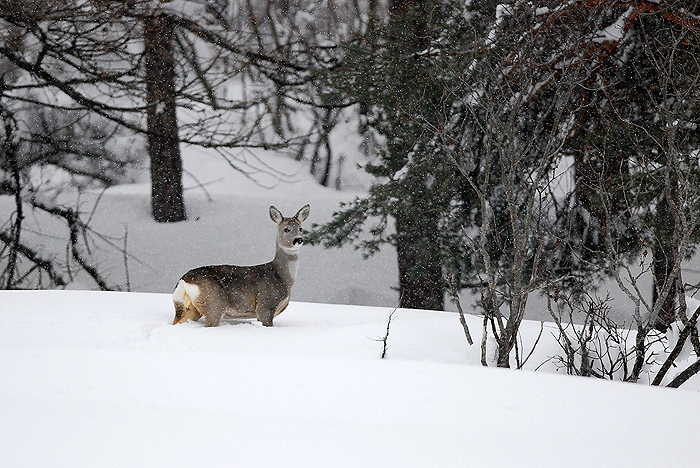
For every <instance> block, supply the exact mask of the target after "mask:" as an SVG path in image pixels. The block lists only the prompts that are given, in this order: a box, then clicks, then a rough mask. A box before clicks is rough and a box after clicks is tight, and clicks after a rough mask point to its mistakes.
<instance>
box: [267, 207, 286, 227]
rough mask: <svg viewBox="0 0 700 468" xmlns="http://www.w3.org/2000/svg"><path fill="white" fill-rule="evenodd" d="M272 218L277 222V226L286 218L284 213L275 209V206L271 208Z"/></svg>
mask: <svg viewBox="0 0 700 468" xmlns="http://www.w3.org/2000/svg"><path fill="white" fill-rule="evenodd" d="M270 218H271V219H272V220H273V221H274V222H276V223H277V224H279V223H281V222H282V219H283V218H284V216H282V212H281V211H280V210H278V209H277V208H275V207H274V206H270Z"/></svg>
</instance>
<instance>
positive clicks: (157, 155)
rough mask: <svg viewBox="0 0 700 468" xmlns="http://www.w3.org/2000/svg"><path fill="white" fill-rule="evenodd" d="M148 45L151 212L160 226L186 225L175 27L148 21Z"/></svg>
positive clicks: (156, 16)
mask: <svg viewBox="0 0 700 468" xmlns="http://www.w3.org/2000/svg"><path fill="white" fill-rule="evenodd" d="M144 42H145V52H144V64H145V71H146V102H147V104H148V111H147V126H148V153H149V156H150V160H151V210H152V213H153V217H154V219H155V220H156V221H158V222H161V223H169V222H176V221H183V220H185V219H187V214H186V212H185V202H184V198H183V193H182V191H183V189H182V159H181V158H180V138H179V135H178V127H177V104H176V102H175V58H174V56H173V27H172V24H170V22H169V21H168V20H167V18H166V17H164V16H163V15H161V14H159V13H158V12H156V13H154V14H153V15H152V16H150V17H149V18H148V19H147V20H146V24H145V41H144Z"/></svg>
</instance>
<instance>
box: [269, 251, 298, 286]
mask: <svg viewBox="0 0 700 468" xmlns="http://www.w3.org/2000/svg"><path fill="white" fill-rule="evenodd" d="M272 266H273V267H274V268H275V270H276V271H277V273H278V274H279V275H280V276H281V277H282V279H283V280H284V282H285V283H287V284H288V285H289V286H291V285H292V284H294V280H295V279H296V277H297V270H298V268H299V247H297V248H294V249H285V248H283V247H280V246H279V245H278V246H277V251H276V252H275V258H274V260H272Z"/></svg>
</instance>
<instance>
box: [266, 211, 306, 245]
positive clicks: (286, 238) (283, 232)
mask: <svg viewBox="0 0 700 468" xmlns="http://www.w3.org/2000/svg"><path fill="white" fill-rule="evenodd" d="M310 209H311V207H310V206H309V205H304V206H303V207H301V209H300V210H299V211H298V212H297V214H295V215H294V216H292V217H291V218H285V217H284V216H282V212H281V211H280V210H278V209H277V208H275V207H274V206H271V207H270V218H271V219H272V220H273V221H274V222H275V223H277V245H278V246H279V247H280V248H281V249H282V250H284V251H285V252H287V253H289V254H296V253H297V252H298V251H299V248H300V247H301V245H302V244H303V243H304V236H303V234H304V231H303V230H302V229H301V223H302V222H303V221H304V220H305V219H306V218H307V217H308V216H309V210H310Z"/></svg>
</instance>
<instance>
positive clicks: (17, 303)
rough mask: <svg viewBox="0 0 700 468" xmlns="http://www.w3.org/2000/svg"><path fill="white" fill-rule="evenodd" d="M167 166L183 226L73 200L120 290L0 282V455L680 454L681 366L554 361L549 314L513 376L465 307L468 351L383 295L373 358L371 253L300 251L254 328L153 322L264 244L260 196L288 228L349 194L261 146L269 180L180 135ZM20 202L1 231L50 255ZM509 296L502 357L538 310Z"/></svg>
mask: <svg viewBox="0 0 700 468" xmlns="http://www.w3.org/2000/svg"><path fill="white" fill-rule="evenodd" d="M250 162H251V164H252V165H255V164H259V161H256V160H255V158H251V159H250ZM184 163H185V168H186V171H187V173H188V174H190V175H188V176H186V180H185V183H186V186H187V187H189V188H188V190H187V192H186V197H187V200H186V202H187V209H188V213H189V217H190V219H189V220H188V221H187V222H182V223H175V224H166V225H164V224H157V223H155V222H153V221H152V220H151V219H150V216H149V203H150V202H149V190H150V188H149V185H148V183H147V182H146V181H144V182H143V183H137V184H132V185H124V186H119V187H114V188H111V189H109V190H108V191H106V192H105V193H104V194H99V193H87V194H83V195H81V198H80V201H79V206H80V207H81V209H82V210H83V211H84V213H85V215H86V216H90V225H91V227H92V228H93V229H94V230H95V232H98V233H100V234H101V235H102V236H106V237H100V236H97V235H95V234H92V240H93V242H94V244H93V245H92V247H93V250H92V253H93V255H94V258H95V260H96V262H97V264H98V267H99V268H100V270H101V271H103V272H104V273H105V274H106V275H107V277H108V281H109V282H110V284H112V285H120V286H122V287H123V288H124V287H125V285H126V283H127V279H128V283H129V289H130V290H131V291H139V292H131V293H127V292H122V293H104V292H95V291H85V290H89V289H95V285H94V283H93V282H92V280H91V279H90V278H88V277H87V276H86V275H84V274H78V275H77V276H76V277H75V282H74V283H72V284H71V285H70V287H69V289H70V290H68V291H0V304H2V306H1V309H0V310H2V311H3V312H4V313H3V316H2V317H3V318H2V321H1V322H0V352H1V353H2V359H1V360H0V468H6V467H7V468H10V467H38V466H51V467H58V468H60V467H111V466H114V467H120V468H121V467H124V466H138V467H146V468H148V467H161V466H162V467H166V466H167V467H178V466H192V465H198V466H206V467H216V466H236V467H247V466H250V467H263V466H284V467H297V466H299V467H301V466H303V467H344V466H348V467H372V466H382V467H411V466H417V467H436V466H439V467H451V466H476V467H479V466H484V467H508V466H513V467H550V466H551V467H559V466H568V467H576V466H582V467H583V466H586V467H588V466H615V467H618V466H632V465H635V466H659V465H662V466H677V467H685V466H687V467H692V466H698V463H699V462H700V445H699V444H698V443H697V436H696V434H695V430H694V428H695V426H696V425H697V418H698V415H700V392H698V390H700V377H697V376H696V377H694V378H692V379H691V380H690V381H688V382H687V383H686V384H685V385H684V386H683V387H682V389H680V390H670V389H664V388H651V387H648V386H646V385H644V384H639V385H633V384H622V383H614V382H603V381H597V380H594V379H584V378H575V377H568V376H565V375H555V374H556V373H557V372H558V373H559V374H561V371H558V370H557V368H556V366H555V364H554V361H553V360H551V359H550V358H551V357H552V356H554V355H557V354H562V352H561V350H560V349H559V347H558V345H557V343H556V340H555V338H554V336H555V335H556V330H555V328H554V327H553V326H552V325H551V324H544V325H543V327H544V331H543V334H542V339H541V340H540V342H539V344H538V346H537V348H536V349H535V351H534V352H533V354H532V355H531V357H530V359H529V361H528V363H527V365H526V366H525V369H527V370H526V371H507V370H498V369H494V368H483V367H481V365H480V363H479V362H480V350H479V345H478V341H479V339H480V337H481V319H480V318H479V317H476V316H468V317H467V320H468V323H469V326H470V328H471V333H472V336H474V337H475V339H476V340H477V344H475V345H473V346H471V347H470V346H468V345H467V343H466V340H465V337H464V334H463V332H462V328H461V326H460V324H459V321H458V317H457V315H456V314H455V313H451V312H430V311H411V310H398V311H397V312H396V314H395V316H394V320H393V321H392V324H391V329H390V334H389V338H388V344H389V349H388V357H387V359H384V360H383V359H381V358H380V355H381V352H382V343H381V341H377V340H378V339H380V338H381V337H383V336H384V334H385V333H386V325H387V317H388V315H389V313H390V312H391V310H392V308H393V307H394V306H395V305H396V302H397V294H396V291H395V290H394V289H392V288H394V287H395V286H396V259H395V254H394V253H393V252H392V251H391V249H385V250H383V251H382V252H380V253H379V254H378V255H377V256H375V257H373V258H370V259H369V260H363V259H362V258H361V255H360V253H358V252H356V251H354V250H353V249H351V248H346V249H342V250H325V249H323V248H322V247H317V246H308V245H306V246H304V247H303V249H302V252H301V264H300V268H299V274H298V278H297V283H296V284H295V286H294V289H293V292H292V300H293V302H292V303H291V304H290V306H289V308H288V309H287V310H286V311H285V312H284V313H283V314H282V315H280V316H279V317H278V318H277V319H276V320H275V327H273V328H264V327H262V326H260V324H258V323H257V322H246V321H242V322H227V323H225V324H223V325H222V326H221V327H219V328H216V329H207V328H204V326H203V324H202V323H196V324H195V323H187V324H183V325H178V326H172V325H170V323H171V322H172V318H173V308H172V303H171V301H170V293H171V292H172V289H173V287H174V285H175V283H176V281H177V279H178V278H179V277H180V275H182V274H183V273H184V272H185V271H187V270H188V269H190V268H192V267H195V266H199V265H204V264H211V263H236V264H254V263H261V262H265V261H268V260H270V259H271V258H272V255H273V253H274V245H273V244H274V236H275V229H274V224H273V223H272V221H271V220H270V219H269V217H268V214H267V213H268V206H269V205H271V204H274V205H275V206H277V207H278V208H280V209H281V210H282V212H283V213H285V214H287V215H291V214H293V213H295V212H296V210H298V209H299V208H300V207H301V206H302V205H303V204H305V203H310V204H311V216H310V218H309V221H307V222H306V223H305V224H306V226H310V225H311V224H312V223H322V222H324V221H327V220H328V219H330V216H331V213H332V212H333V211H334V210H336V209H337V207H338V204H339V202H341V201H343V200H350V199H352V198H353V197H354V196H355V194H353V193H352V192H337V191H334V190H331V189H325V188H322V187H318V186H317V185H315V184H314V183H313V182H312V181H311V180H310V179H309V177H308V176H307V175H306V173H305V172H304V171H303V170H302V169H301V168H300V166H299V165H298V164H296V163H294V162H293V161H290V160H288V159H285V158H281V157H274V156H269V157H266V159H265V163H266V164H272V165H273V166H274V167H275V168H276V169H277V170H278V171H282V172H283V173H284V174H285V175H284V176H283V177H282V178H283V179H285V180H288V181H290V182H282V183H277V180H276V179H275V178H272V177H270V176H269V174H266V173H265V172H260V173H258V174H257V176H256V177H258V182H259V183H258V184H256V183H254V182H252V181H250V180H249V179H247V178H245V177H242V176H241V175H240V174H238V173H236V172H235V171H233V170H232V169H231V168H230V167H229V166H228V165H227V164H225V163H223V162H222V160H221V159H220V158H219V157H217V156H213V155H211V154H208V153H205V152H203V151H198V150H191V149H190V150H188V151H186V152H185V157H184ZM199 184H202V186H199ZM265 187H269V188H265ZM98 199H99V203H97V205H96V208H95V202H96V200H98ZM63 201H64V203H69V204H71V205H72V204H74V203H75V202H74V201H73V200H72V199H69V198H66V199H64V200H63ZM9 203H10V201H9V200H8V199H7V197H5V198H4V199H2V198H0V209H2V210H3V211H4V210H5V209H6V208H10V209H11V206H10V205H9ZM27 215H28V216H27V218H26V220H25V222H26V226H28V227H29V228H30V230H28V231H27V232H26V233H25V237H23V239H24V240H25V241H28V242H30V241H33V242H30V243H32V244H33V245H42V246H43V251H42V253H43V254H44V255H56V256H61V255H65V244H66V240H65V237H64V236H65V235H66V234H65V228H64V227H62V226H61V224H60V223H59V222H56V221H53V220H49V219H46V218H45V217H43V216H42V215H41V213H38V212H30V213H27ZM124 245H126V250H127V251H128V256H127V257H126V258H125V257H124V256H123V255H122V254H121V253H120V252H119V250H118V248H117V247H124ZM342 304H346V305H342ZM348 304H349V305H348ZM531 304H532V305H531V310H530V311H528V316H527V318H528V319H529V320H526V321H525V322H524V323H523V326H522V329H521V330H522V342H521V343H520V345H521V349H522V350H523V351H522V352H523V354H525V353H528V352H529V350H530V349H531V348H532V345H533V343H534V342H535V340H536V338H537V335H538V333H539V331H540V323H539V322H538V321H536V320H539V319H543V318H546V314H542V311H541V310H540V311H538V310H537V302H536V301H534V300H533V301H532V303H531ZM370 306H382V307H370ZM465 307H466V309H467V311H468V312H469V311H472V309H471V308H470V304H469V303H468V301H467V302H465ZM493 349H494V346H493V343H489V350H491V351H492V350H493ZM692 359H694V357H688V358H687V359H686V360H685V361H684V362H683V363H684V364H685V365H687V364H688V363H689V362H692ZM536 368H538V370H537V372H532V371H533V370H534V369H536ZM680 370H682V368H680V367H679V368H678V369H675V370H674V371H672V372H671V373H670V374H671V375H669V378H670V377H672V375H675V374H677V373H678V372H680ZM667 380H668V379H667Z"/></svg>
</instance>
